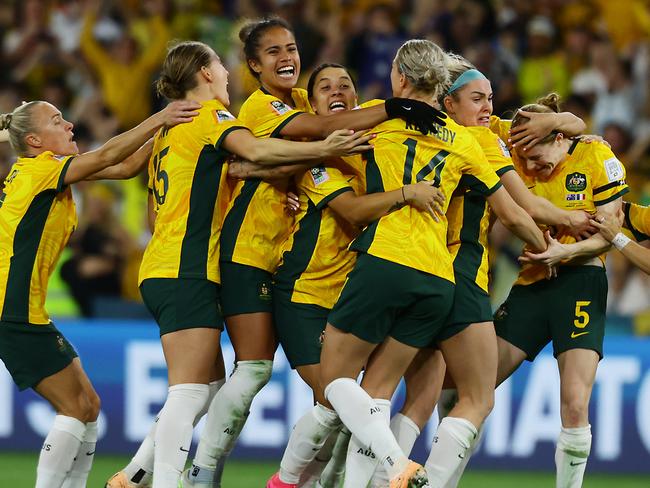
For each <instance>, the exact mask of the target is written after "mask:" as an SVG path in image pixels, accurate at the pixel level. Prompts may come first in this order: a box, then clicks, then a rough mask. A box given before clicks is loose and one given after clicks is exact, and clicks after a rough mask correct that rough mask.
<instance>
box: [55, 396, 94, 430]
mask: <svg viewBox="0 0 650 488" xmlns="http://www.w3.org/2000/svg"><path fill="white" fill-rule="evenodd" d="M100 407H101V401H100V399H99V396H98V395H97V393H95V391H94V390H91V391H80V392H79V393H78V394H77V395H75V396H74V397H72V398H69V399H67V400H66V401H65V402H63V403H62V404H61V405H59V408H58V413H60V414H61V415H65V416H67V417H73V418H75V419H77V420H80V421H81V422H84V423H85V422H94V421H95V420H97V417H98V416H99V409H100Z"/></svg>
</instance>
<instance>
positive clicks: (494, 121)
mask: <svg viewBox="0 0 650 488" xmlns="http://www.w3.org/2000/svg"><path fill="white" fill-rule="evenodd" d="M511 125H512V120H504V119H500V118H499V117H497V116H496V115H492V116H491V117H490V130H491V131H492V132H494V133H495V134H496V135H497V136H499V138H500V139H501V140H502V141H507V140H508V139H510V126H511Z"/></svg>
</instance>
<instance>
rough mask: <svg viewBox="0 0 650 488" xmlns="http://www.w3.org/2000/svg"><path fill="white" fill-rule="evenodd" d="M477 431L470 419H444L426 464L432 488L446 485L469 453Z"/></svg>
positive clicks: (440, 487) (439, 426)
mask: <svg viewBox="0 0 650 488" xmlns="http://www.w3.org/2000/svg"><path fill="white" fill-rule="evenodd" d="M477 433H478V432H477V430H476V427H474V425H473V424H472V423H471V422H470V421H469V420H466V419H463V418H459V417H445V418H444V419H442V421H441V422H440V425H438V431H437V432H436V435H435V436H434V438H433V445H432V446H431V452H430V453H429V458H428V459H427V462H426V464H425V468H426V470H427V476H428V478H429V485H430V486H431V488H442V487H443V486H445V483H447V482H448V481H449V479H450V478H451V477H452V476H453V474H454V472H455V471H456V469H457V468H458V466H459V465H460V463H461V462H462V461H463V459H464V458H465V456H466V455H467V452H468V451H469V449H470V447H471V446H472V443H473V442H474V441H475V440H476V436H477Z"/></svg>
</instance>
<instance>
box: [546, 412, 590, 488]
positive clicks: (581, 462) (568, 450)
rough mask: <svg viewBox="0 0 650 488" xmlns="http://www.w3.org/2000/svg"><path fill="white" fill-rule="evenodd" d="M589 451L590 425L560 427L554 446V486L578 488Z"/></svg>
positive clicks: (557, 487)
mask: <svg viewBox="0 0 650 488" xmlns="http://www.w3.org/2000/svg"><path fill="white" fill-rule="evenodd" d="M590 452H591V425H587V426H586V427H574V428H566V427H562V430H561V431H560V436H559V437H558V440H557V447H556V448H555V467H556V469H557V475H556V484H555V486H556V488H580V487H581V486H582V478H583V477H584V475H585V468H586V467H587V459H588V458H589V453H590Z"/></svg>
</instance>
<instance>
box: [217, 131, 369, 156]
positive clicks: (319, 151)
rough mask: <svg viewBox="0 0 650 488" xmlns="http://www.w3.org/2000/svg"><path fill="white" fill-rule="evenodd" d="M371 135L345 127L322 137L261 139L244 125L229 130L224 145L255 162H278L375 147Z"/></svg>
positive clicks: (354, 152)
mask: <svg viewBox="0 0 650 488" xmlns="http://www.w3.org/2000/svg"><path fill="white" fill-rule="evenodd" d="M372 137H373V136H372V134H364V133H363V132H354V131H352V130H347V129H345V130H337V131H335V132H333V133H332V134H330V135H329V136H328V137H327V139H325V140H323V141H314V142H294V141H285V140H284V139H276V138H265V139H261V138H258V137H255V136H254V135H253V134H252V133H251V132H250V131H249V130H246V129H244V128H242V129H240V130H234V131H232V132H230V133H229V134H228V135H227V136H226V138H225V140H224V141H223V146H224V148H225V149H226V150H227V151H229V152H231V153H233V154H235V155H237V156H239V157H241V158H243V159H247V160H249V161H253V162H254V163H260V164H268V165H277V164H292V163H296V162H299V163H302V162H303V161H307V160H312V159H321V158H328V157H337V156H345V155H350V154H356V153H359V152H364V151H367V150H369V149H372V146H370V145H369V144H368V141H370V139H372Z"/></svg>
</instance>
